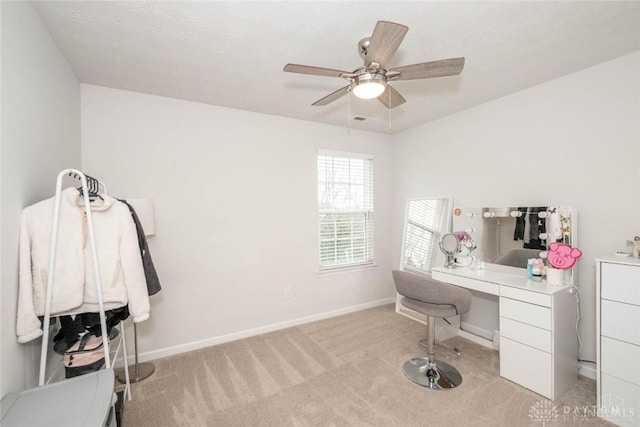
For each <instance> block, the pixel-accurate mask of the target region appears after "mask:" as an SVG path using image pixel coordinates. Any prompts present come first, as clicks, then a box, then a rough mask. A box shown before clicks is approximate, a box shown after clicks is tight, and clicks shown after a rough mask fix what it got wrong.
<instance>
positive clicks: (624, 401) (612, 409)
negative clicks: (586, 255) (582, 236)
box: [596, 256, 640, 426]
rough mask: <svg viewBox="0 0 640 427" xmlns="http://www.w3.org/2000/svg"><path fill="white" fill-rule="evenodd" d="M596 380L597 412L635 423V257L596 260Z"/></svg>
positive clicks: (639, 348)
mask: <svg viewBox="0 0 640 427" xmlns="http://www.w3.org/2000/svg"><path fill="white" fill-rule="evenodd" d="M596 267H597V268H596V274H597V286H596V301H597V307H596V309H597V311H596V312H597V317H596V325H597V331H596V336H597V373H596V375H597V381H598V405H599V406H600V409H599V413H600V416H602V417H603V418H606V419H607V420H609V421H611V422H613V423H615V424H618V425H620V426H640V260H639V259H637V258H628V257H626V258H620V257H617V256H616V257H605V258H599V259H597V260H596Z"/></svg>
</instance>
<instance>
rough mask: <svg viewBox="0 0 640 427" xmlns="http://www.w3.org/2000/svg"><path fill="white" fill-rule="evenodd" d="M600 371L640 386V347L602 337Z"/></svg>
mask: <svg viewBox="0 0 640 427" xmlns="http://www.w3.org/2000/svg"><path fill="white" fill-rule="evenodd" d="M500 332H502V331H500ZM600 370H601V371H602V373H603V374H608V375H611V376H613V377H617V378H620V379H624V380H625V381H628V382H630V383H633V384H636V385H638V386H640V346H639V345H633V344H629V343H626V342H623V341H618V340H614V339H611V338H607V337H602V338H601V340H600Z"/></svg>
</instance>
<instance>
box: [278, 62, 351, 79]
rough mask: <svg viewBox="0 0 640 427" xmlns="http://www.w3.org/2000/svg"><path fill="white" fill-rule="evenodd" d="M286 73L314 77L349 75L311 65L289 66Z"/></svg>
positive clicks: (346, 72)
mask: <svg viewBox="0 0 640 427" xmlns="http://www.w3.org/2000/svg"><path fill="white" fill-rule="evenodd" d="M283 70H284V71H286V72H288V73H299V74H312V75H314V76H327V77H340V75H341V74H349V72H348V71H341V70H334V69H333V68H322V67H313V66H311V65H300V64H287V65H285V66H284V69H283Z"/></svg>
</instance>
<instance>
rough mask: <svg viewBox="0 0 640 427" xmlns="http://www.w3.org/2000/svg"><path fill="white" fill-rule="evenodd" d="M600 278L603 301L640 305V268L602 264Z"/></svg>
mask: <svg viewBox="0 0 640 427" xmlns="http://www.w3.org/2000/svg"><path fill="white" fill-rule="evenodd" d="M600 277H601V285H600V286H601V288H600V295H601V297H602V298H603V299H608V300H612V301H619V302H624V303H627V304H635V305H640V267H632V266H629V265H619V264H607V263H602V268H601V270H600Z"/></svg>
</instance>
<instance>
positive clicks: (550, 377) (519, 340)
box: [432, 264, 578, 400]
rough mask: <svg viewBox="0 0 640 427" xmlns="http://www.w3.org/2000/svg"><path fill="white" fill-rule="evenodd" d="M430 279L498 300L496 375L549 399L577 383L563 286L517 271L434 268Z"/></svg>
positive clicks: (570, 312)
mask: <svg viewBox="0 0 640 427" xmlns="http://www.w3.org/2000/svg"><path fill="white" fill-rule="evenodd" d="M432 275H433V278H434V279H437V280H440V281H443V282H447V283H451V284H454V285H457V286H460V287H463V288H468V289H473V290H476V291H479V292H484V293H488V294H492V295H497V296H499V298H500V302H499V310H500V313H499V314H500V376H502V377H504V378H507V379H509V380H511V381H513V382H515V383H517V384H520V385H521V386H523V387H526V388H528V389H530V390H532V391H534V392H536V393H538V394H540V395H542V396H544V397H547V398H549V399H552V400H553V399H557V398H558V397H560V396H561V395H562V394H563V393H564V392H566V391H567V390H568V389H569V388H571V386H572V385H573V384H575V382H576V381H577V380H578V355H577V347H578V338H577V333H576V329H575V325H576V316H577V314H576V299H575V295H573V294H571V293H570V289H571V286H569V285H549V284H547V283H545V282H544V281H542V282H535V281H532V280H527V278H526V277H525V276H526V271H525V270H524V269H521V268H513V267H505V266H498V265H493V264H487V265H486V268H485V269H483V270H472V269H469V268H466V267H465V268H455V269H447V268H434V269H433V271H432Z"/></svg>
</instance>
